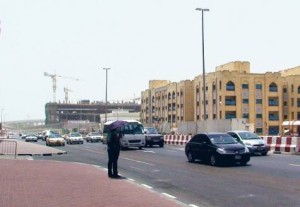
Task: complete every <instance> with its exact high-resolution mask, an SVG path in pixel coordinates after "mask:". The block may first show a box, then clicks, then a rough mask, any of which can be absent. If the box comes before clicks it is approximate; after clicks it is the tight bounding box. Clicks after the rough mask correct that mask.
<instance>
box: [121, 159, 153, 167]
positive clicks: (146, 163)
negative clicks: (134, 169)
mask: <svg viewBox="0 0 300 207" xmlns="http://www.w3.org/2000/svg"><path fill="white" fill-rule="evenodd" d="M121 158H122V159H124V160H129V161H133V162H137V163H142V164H145V165H150V166H153V165H155V164H151V163H148V162H142V161H139V160H134V159H130V158H126V157H121Z"/></svg>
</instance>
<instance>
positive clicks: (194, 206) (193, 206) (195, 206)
mask: <svg viewBox="0 0 300 207" xmlns="http://www.w3.org/2000/svg"><path fill="white" fill-rule="evenodd" d="M189 206H191V207H199V206H197V205H194V204H189Z"/></svg>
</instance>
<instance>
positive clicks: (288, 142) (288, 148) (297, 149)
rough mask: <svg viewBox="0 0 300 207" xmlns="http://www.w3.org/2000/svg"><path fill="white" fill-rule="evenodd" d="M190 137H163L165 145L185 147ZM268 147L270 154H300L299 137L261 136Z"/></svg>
mask: <svg viewBox="0 0 300 207" xmlns="http://www.w3.org/2000/svg"><path fill="white" fill-rule="evenodd" d="M191 138H192V135H164V142H165V144H169V145H185V144H186V143H187V142H188V141H189V140H190V139H191ZM261 138H262V139H263V140H264V141H265V142H266V143H267V145H268V146H269V147H270V152H272V153H288V154H300V137H280V136H262V137H261Z"/></svg>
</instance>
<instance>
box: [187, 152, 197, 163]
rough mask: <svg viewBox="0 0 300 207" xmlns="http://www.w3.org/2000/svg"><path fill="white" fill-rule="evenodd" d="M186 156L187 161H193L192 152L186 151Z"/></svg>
mask: <svg viewBox="0 0 300 207" xmlns="http://www.w3.org/2000/svg"><path fill="white" fill-rule="evenodd" d="M187 158H188V161H189V162H195V158H194V157H193V154H192V152H188V154H187Z"/></svg>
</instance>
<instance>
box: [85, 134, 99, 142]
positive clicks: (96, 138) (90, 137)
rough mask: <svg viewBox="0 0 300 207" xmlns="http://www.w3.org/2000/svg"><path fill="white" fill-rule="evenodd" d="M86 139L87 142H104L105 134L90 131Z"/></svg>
mask: <svg viewBox="0 0 300 207" xmlns="http://www.w3.org/2000/svg"><path fill="white" fill-rule="evenodd" d="M85 139H86V141H87V142H102V141H103V136H102V135H101V134H100V133H99V132H90V133H88V134H87V135H86V138H85Z"/></svg>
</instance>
